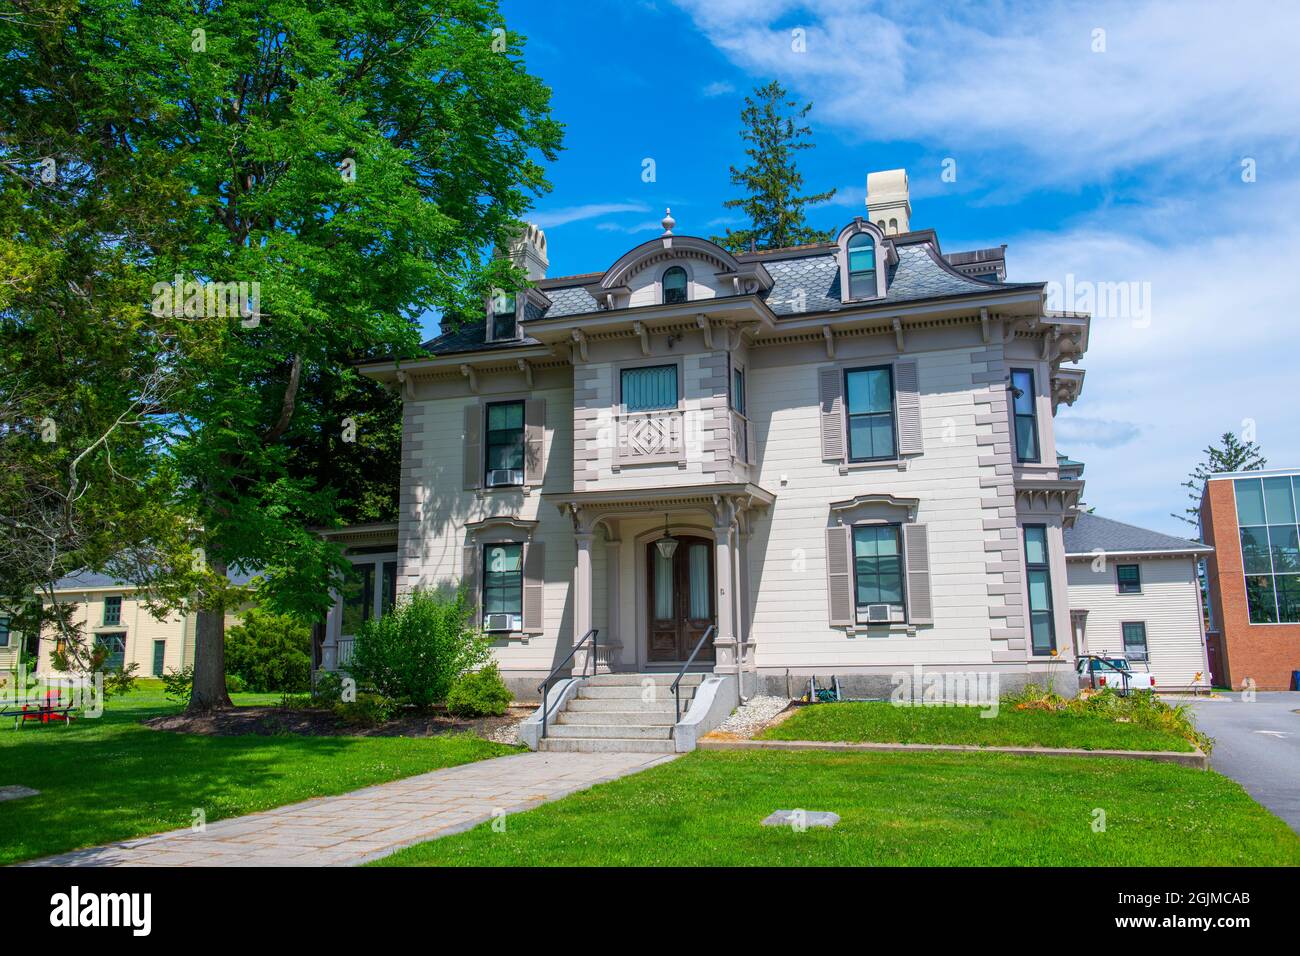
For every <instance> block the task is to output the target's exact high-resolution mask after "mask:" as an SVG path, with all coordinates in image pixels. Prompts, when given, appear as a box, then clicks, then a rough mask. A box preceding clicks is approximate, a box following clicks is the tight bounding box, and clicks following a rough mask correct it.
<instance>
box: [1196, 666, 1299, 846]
mask: <svg viewBox="0 0 1300 956" xmlns="http://www.w3.org/2000/svg"><path fill="white" fill-rule="evenodd" d="M1192 710H1193V711H1194V712H1195V716H1196V725H1197V726H1198V727H1199V728H1200V729H1201V730H1203V731H1205V732H1206V733H1208V734H1209V735H1210V736H1211V737H1213V738H1214V740H1215V743H1214V752H1213V753H1212V754H1210V766H1211V767H1213V768H1214V769H1215V770H1217V771H1219V772H1220V773H1222V774H1225V775H1227V776H1229V777H1231V778H1232V779H1233V780H1236V781H1237V782H1238V783H1240V784H1241V785H1242V786H1243V787H1245V788H1246V792H1247V793H1249V794H1250V795H1251V796H1252V797H1254V798H1255V799H1256V800H1258V801H1259V802H1260V803H1262V804H1263V805H1264V806H1266V807H1268V808H1269V809H1270V810H1272V811H1273V812H1274V813H1276V814H1277V815H1278V816H1279V817H1281V818H1282V819H1283V820H1285V821H1286V822H1287V823H1289V824H1290V825H1291V829H1293V830H1295V831H1296V832H1297V833H1300V713H1297V711H1300V692H1295V691H1258V692H1256V694H1255V700H1254V701H1253V702H1251V703H1246V702H1244V701H1243V700H1242V699H1241V694H1240V693H1233V694H1225V695H1223V697H1222V698H1220V699H1219V700H1198V701H1196V702H1194V703H1193V704H1192Z"/></svg>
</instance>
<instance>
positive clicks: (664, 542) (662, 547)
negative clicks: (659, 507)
mask: <svg viewBox="0 0 1300 956" xmlns="http://www.w3.org/2000/svg"><path fill="white" fill-rule="evenodd" d="M655 547H656V548H658V549H659V553H660V554H662V555H663V557H664V560H665V561H671V560H672V559H673V552H674V551H676V550H677V539H676V538H674V537H673V533H672V532H671V531H669V530H668V515H664V536H663V537H662V538H660V539H659V540H658V541H656V542H655Z"/></svg>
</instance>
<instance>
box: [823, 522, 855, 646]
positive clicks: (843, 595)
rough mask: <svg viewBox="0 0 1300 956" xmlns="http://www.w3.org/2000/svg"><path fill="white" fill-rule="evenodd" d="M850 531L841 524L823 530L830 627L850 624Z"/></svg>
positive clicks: (851, 589) (851, 617) (851, 552)
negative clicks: (824, 534)
mask: <svg viewBox="0 0 1300 956" xmlns="http://www.w3.org/2000/svg"><path fill="white" fill-rule="evenodd" d="M852 549H853V534H852V531H851V529H849V528H846V527H844V526H843V525H836V526H835V527H834V528H827V529H826V600H827V602H828V603H829V604H830V616H831V627H835V626H837V625H842V624H852V623H853V550H852Z"/></svg>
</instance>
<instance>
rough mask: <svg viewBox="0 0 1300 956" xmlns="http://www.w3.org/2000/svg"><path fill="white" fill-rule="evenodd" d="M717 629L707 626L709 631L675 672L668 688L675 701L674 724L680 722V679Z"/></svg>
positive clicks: (714, 625)
mask: <svg viewBox="0 0 1300 956" xmlns="http://www.w3.org/2000/svg"><path fill="white" fill-rule="evenodd" d="M717 629H718V625H716V624H710V625H709V629H708V630H707V631H705V632H704V636H703V637H701V638H700V642H699V643H698V644H696V645H695V650H693V651H691V656H690V657H688V658H686V663H685V664H683V665H682V669H681V670H679V671H678V672H677V679H676V680H675V681H673V682H672V685H671V686H670V687H669V688H668V689H669V690H671V691H672V692H673V697H674V698H675V699H676V701H677V720H675V721H674V723H678V724H680V723H681V722H682V691H681V686H680V685H681V682H682V678H683V677H685V676H686V668H688V667H690V666H691V665H692V664H693V663H695V655H696V654H698V653H699V652H700V648H701V647H703V646H704V642H705V641H707V640H708V639H709V636H710V635H711V634H712V633H713V632H714V631H716V630H717Z"/></svg>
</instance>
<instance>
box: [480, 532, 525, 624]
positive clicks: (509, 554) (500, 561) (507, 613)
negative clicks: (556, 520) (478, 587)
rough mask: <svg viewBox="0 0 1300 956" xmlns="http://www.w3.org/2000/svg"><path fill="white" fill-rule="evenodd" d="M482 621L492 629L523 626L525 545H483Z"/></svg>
mask: <svg viewBox="0 0 1300 956" xmlns="http://www.w3.org/2000/svg"><path fill="white" fill-rule="evenodd" d="M483 624H484V627H485V628H486V629H487V630H489V631H518V630H521V629H522V628H523V626H524V546H523V545H522V544H486V545H484V546H483Z"/></svg>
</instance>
